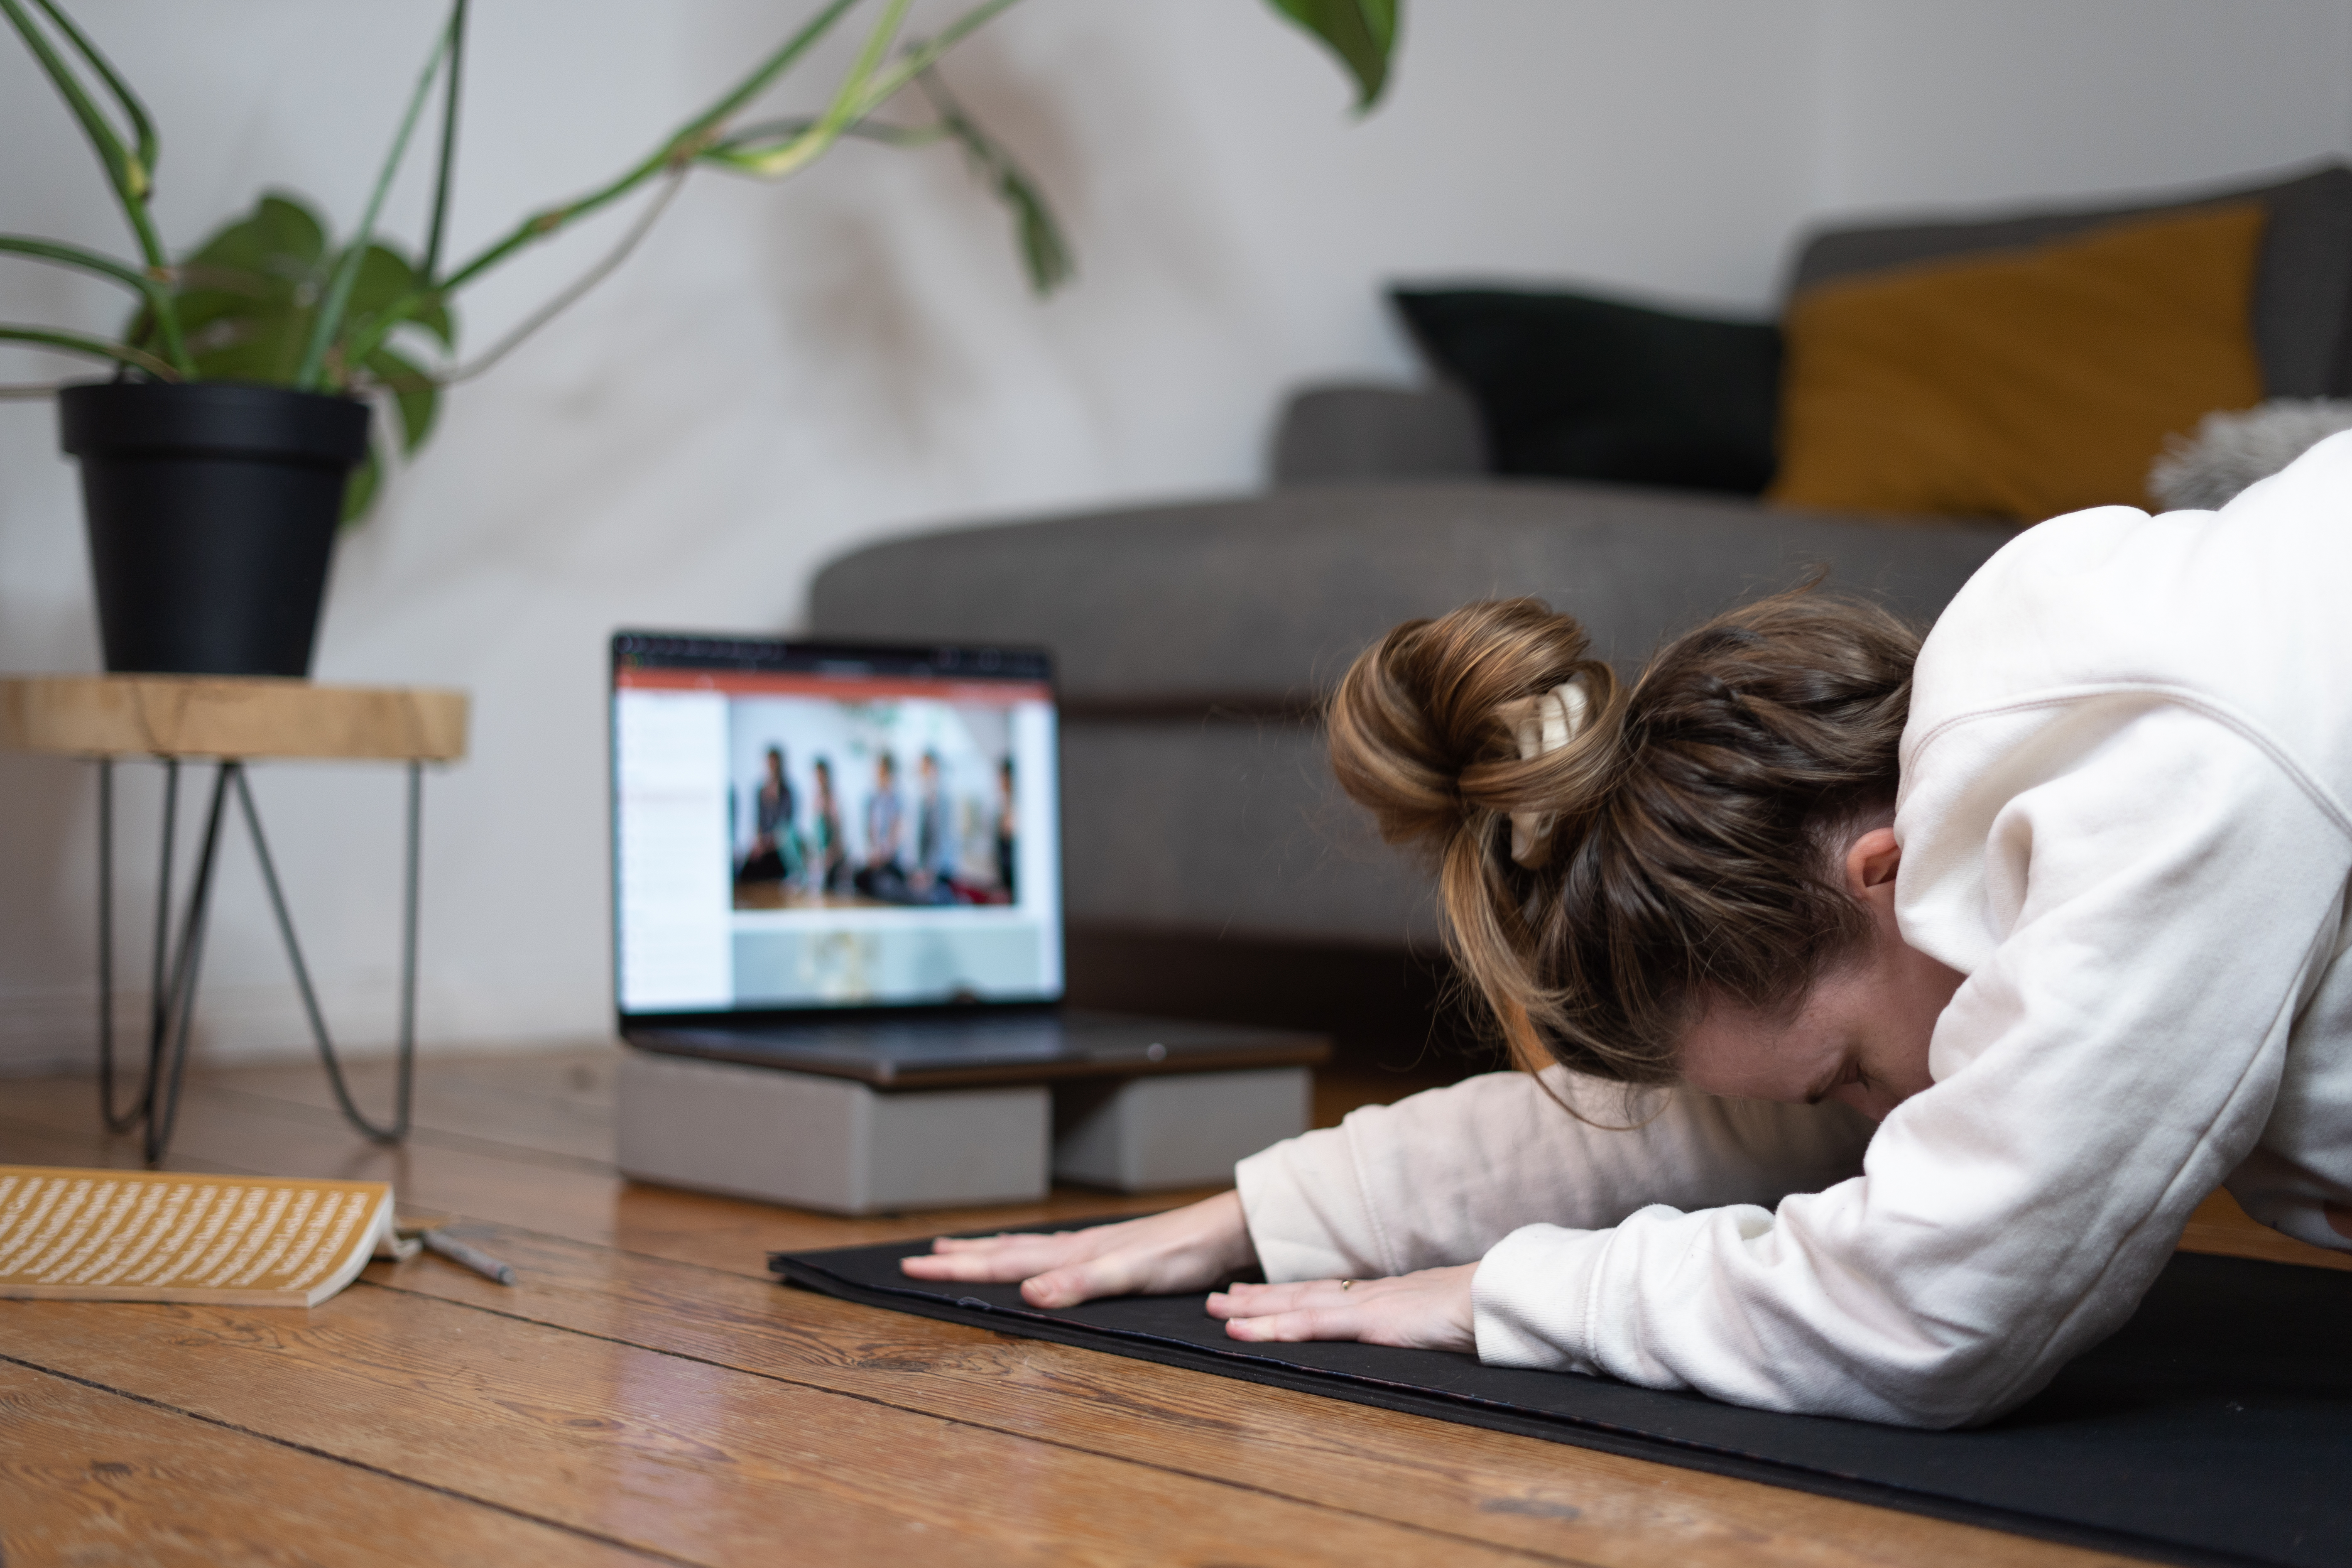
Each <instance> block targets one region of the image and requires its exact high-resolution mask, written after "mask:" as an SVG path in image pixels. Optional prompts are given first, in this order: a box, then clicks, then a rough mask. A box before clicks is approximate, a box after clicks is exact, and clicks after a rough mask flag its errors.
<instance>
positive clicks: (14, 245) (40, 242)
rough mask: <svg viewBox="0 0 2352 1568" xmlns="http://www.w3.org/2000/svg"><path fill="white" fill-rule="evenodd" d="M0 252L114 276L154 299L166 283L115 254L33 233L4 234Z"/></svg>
mask: <svg viewBox="0 0 2352 1568" xmlns="http://www.w3.org/2000/svg"><path fill="white" fill-rule="evenodd" d="M0 254H5V255H8V256H29V257H31V258H33V259H34V260H36V261H53V262H56V263H57V264H58V266H60V267H73V268H79V269H81V270H82V271H84V272H95V273H97V274H99V275H100V277H103V278H110V279H113V280H114V281H115V282H117V283H120V284H121V285H122V286H123V287H124V288H126V289H137V290H139V292H140V293H142V294H144V295H146V296H147V297H148V299H149V300H150V301H151V302H152V300H153V299H154V297H155V296H156V295H157V294H160V293H162V292H163V285H162V284H161V283H158V282H156V281H155V279H152V278H150V277H148V276H147V274H145V273H144V272H142V271H140V270H139V268H135V267H130V266H126V265H124V264H123V263H121V262H120V261H117V260H115V259H114V258H112V257H111V256H105V255H101V254H100V253H99V252H98V251H95V250H84V249H83V248H82V247H79V246H78V245H60V244H58V242H57V241H55V240H53V239H35V238H33V237H31V236H29V235H22V234H0Z"/></svg>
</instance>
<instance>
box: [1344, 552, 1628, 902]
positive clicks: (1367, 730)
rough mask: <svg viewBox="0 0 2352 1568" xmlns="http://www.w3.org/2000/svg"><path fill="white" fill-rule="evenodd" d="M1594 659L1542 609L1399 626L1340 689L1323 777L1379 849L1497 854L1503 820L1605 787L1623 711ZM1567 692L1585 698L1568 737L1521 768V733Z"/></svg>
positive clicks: (1472, 613) (1482, 609)
mask: <svg viewBox="0 0 2352 1568" xmlns="http://www.w3.org/2000/svg"><path fill="white" fill-rule="evenodd" d="M1570 682H1574V683H1576V684H1577V685H1578V686H1579V687H1580V689H1581V690H1582V695H1583V702H1582V703H1581V705H1580V720H1581V721H1580V722H1579V723H1578V724H1577V725H1576V726H1575V727H1574V731H1573V738H1571V739H1570V740H1569V741H1568V743H1567V744H1566V745H1564V746H1556V747H1555V748H1554V749H1552V750H1548V751H1544V752H1541V753H1540V754H1539V755H1537V756H1534V757H1528V758H1523V757H1522V756H1521V755H1520V751H1521V746H1520V742H1519V733H1520V730H1521V727H1522V725H1523V724H1526V723H1528V721H1529V720H1530V719H1531V718H1532V717H1533V716H1534V715H1536V714H1537V713H1538V707H1537V705H1538V703H1539V702H1540V701H1542V700H1544V699H1545V698H1546V695H1547V694H1548V693H1549V692H1551V691H1552V690H1553V689H1555V688H1558V687H1559V686H1562V685H1566V684H1569V683H1570ZM1621 708H1622V703H1621V702H1620V701H1619V700H1618V691H1617V682H1616V678H1615V677H1614V675H1613V674H1612V672H1611V670H1610V668H1609V667H1608V665H1606V664H1605V663H1602V662H1601V660H1599V659H1596V658H1592V657H1591V638H1590V637H1587V636H1586V635H1585V631H1584V628H1583V627H1582V626H1580V625H1578V624H1577V622H1576V621H1575V620H1574V619H1572V618H1571V617H1570V616H1563V615H1558V614H1555V613H1554V612H1553V611H1552V609H1551V608H1550V606H1549V605H1546V604H1544V603H1543V602H1542V601H1541V600H1539V599H1494V600H1486V601H1484V602H1481V603H1478V604H1475V605H1465V606H1463V607H1462V608H1461V609H1458V610H1455V611H1454V612H1453V613H1451V614H1450V615H1444V616H1439V617H1437V618H1436V619H1435V620H1418V621H1407V622H1406V623H1405V624H1404V625H1402V626H1398V627H1397V628H1396V629H1395V630H1394V631H1391V633H1389V634H1388V636H1386V637H1382V638H1381V640H1380V641H1379V642H1377V643H1375V644H1374V645H1373V646H1372V647H1370V648H1367V649H1366V650H1365V651H1364V652H1363V653H1362V654H1361V655H1360V656H1359V657H1358V658H1357V659H1356V661H1355V663H1354V664H1352V665H1350V666H1349V669H1348V673H1347V674H1346V675H1345V676H1344V677H1343V678H1342V679H1340V682H1339V689H1338V691H1337V692H1336V693H1335V694H1334V695H1333V697H1332V700H1331V707H1330V714H1329V720H1330V722H1329V731H1330V746H1331V768H1332V772H1333V773H1336V774H1337V775H1338V777H1339V784H1340V787H1341V788H1343V789H1345V790H1346V791H1347V792H1348V794H1349V795H1350V796H1352V797H1353V798H1354V799H1355V800H1356V802H1357V803H1358V804H1360V805H1363V806H1365V807H1366V808H1367V809H1369V810H1370V812H1371V813H1372V816H1373V818H1374V820H1375V821H1376V822H1377V823H1378V824H1379V826H1380V830H1381V837H1383V838H1385V839H1387V840H1388V841H1389V842H1390V843H1392V844H1402V843H1414V844H1422V845H1424V846H1427V847H1431V848H1434V849H1438V850H1440V851H1441V852H1443V851H1444V850H1446V849H1448V848H1450V847H1452V845H1453V842H1454V838H1455V837H1456V836H1457V835H1458V834H1461V833H1463V832H1465V831H1467V832H1469V833H1471V834H1473V835H1475V836H1477V837H1478V839H1479V843H1480V846H1481V847H1482V848H1484V847H1488V846H1489V845H1490V844H1491V846H1492V847H1496V848H1497V849H1503V848H1507V837H1506V834H1505V831H1504V829H1503V826H1502V824H1504V823H1505V821H1506V820H1507V818H1508V817H1509V816H1510V814H1512V813H1514V812H1518V813H1540V814H1542V815H1543V816H1546V817H1553V816H1562V815H1569V814H1573V813H1575V812H1577V811H1579V810H1580V809H1581V808H1583V807H1584V806H1585V805H1588V804H1589V802H1590V801H1591V798H1592V796H1593V795H1595V794H1596V793H1597V792H1598V791H1599V790H1600V789H1601V788H1603V787H1605V784H1606V780H1607V773H1608V771H1609V763H1610V760H1611V758H1612V756H1613V754H1614V752H1615V750H1616V747H1615V744H1614V734H1615V731H1616V727H1617V725H1618V723H1619V721H1620V710H1621ZM1554 739H1555V741H1557V740H1558V739H1559V735H1558V734H1557V733H1555V735H1554ZM1541 858H1542V857H1541V855H1540V853H1538V855H1536V856H1534V857H1532V858H1530V863H1540V861H1541Z"/></svg>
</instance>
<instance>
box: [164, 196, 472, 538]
mask: <svg viewBox="0 0 2352 1568" xmlns="http://www.w3.org/2000/svg"><path fill="white" fill-rule="evenodd" d="M343 254H344V253H343V252H342V251H341V250H339V249H336V248H334V247H331V244H330V243H329V238H328V235H327V229H326V226H325V225H324V224H323V223H321V222H320V219H319V216H318V214H317V213H316V212H315V211H313V210H312V209H311V207H310V205H309V204H308V203H306V202H304V201H303V200H302V198H301V197H299V196H297V195H291V194H289V193H287V192H283V191H273V192H271V193H269V194H268V195H264V196H263V197H262V198H261V199H260V200H259V201H258V202H257V203H256V204H255V205H254V208H253V210H252V211H251V212H250V213H247V215H246V216H243V217H239V218H236V219H233V220H232V221H230V222H229V223H227V224H225V225H223V226H221V227H220V228H219V229H217V230H215V231H214V233H213V234H212V235H211V237H208V238H206V239H205V242H204V243H203V244H201V245H199V246H197V247H196V248H195V249H194V251H192V252H190V253H189V255H188V256H187V257H186V258H184V260H183V261H182V262H181V263H180V266H179V268H178V278H177V281H176V284H175V286H174V288H173V300H174V302H175V303H176V305H177V307H178V309H179V312H180V323H181V330H182V331H184V332H185V333H186V335H187V346H188V353H189V355H190V357H191V358H192V360H193V361H194V368H195V371H196V374H197V375H198V376H199V377H201V378H202V379H204V380H205V381H250V382H258V383H261V384H265V385H269V386H287V385H291V384H293V382H294V379H295V374H296V372H297V370H298V369H299V366H300V364H301V361H302V352H303V348H304V345H305V344H306V343H308V342H309V341H310V331H311V328H312V327H313V325H314V324H315V322H316V321H317V317H318V311H319V305H320V300H321V298H322V297H323V296H324V294H325V292H326V289H327V285H328V280H329V279H331V278H332V277H333V275H334V271H335V268H337V266H338V265H340V264H341V260H342V258H343ZM424 283H425V279H423V278H422V277H420V276H419V275H418V273H417V270H416V266H415V263H414V262H413V261H411V260H410V259H409V258H407V257H406V256H404V255H402V254H401V253H400V252H399V251H398V250H396V249H394V247H391V246H389V245H386V244H384V243H383V241H382V240H377V241H375V242H373V243H372V244H370V245H369V246H368V247H367V249H366V252H365V253H364V254H363V255H362V257H361V258H360V264H359V272H358V276H357V279H356V281H355V282H354V283H353V284H352V292H351V299H350V302H349V304H348V306H347V307H346V310H345V315H344V321H343V329H342V331H341V332H340V333H339V334H338V344H339V345H340V344H341V343H348V342H360V341H362V334H367V335H369V336H373V333H372V332H371V331H370V329H371V328H372V327H373V324H374V321H375V320H376V318H377V316H378V315H379V314H380V313H381V312H382V311H383V310H385V309H386V308H387V307H389V306H391V305H392V304H393V303H394V301H398V300H406V299H408V298H409V297H411V296H412V295H414V294H415V292H416V291H417V290H418V289H421V288H423V286H424ZM403 326H404V330H405V329H414V330H415V331H417V332H419V333H421V334H423V335H424V336H425V337H428V338H431V339H433V340H435V341H436V342H438V343H439V344H440V346H441V348H442V349H443V351H444V352H445V353H446V351H449V350H451V349H454V348H455V346H456V333H455V330H454V328H453V327H452V324H451V322H450V318H449V311H448V308H447V306H446V305H445V304H442V303H439V302H437V301H436V302H435V303H433V304H430V305H428V306H426V307H425V308H424V309H421V310H409V311H406V312H405V313H404V322H403ZM124 338H125V341H127V342H131V343H133V344H136V345H138V346H141V347H145V348H150V349H152V347H153V346H154V338H155V330H154V322H153V321H152V319H151V318H150V313H149V312H147V311H143V310H142V312H140V314H139V315H138V316H137V317H136V318H134V319H133V321H132V322H131V328H130V330H129V331H127V332H125V333H124ZM328 366H329V368H328V377H327V384H328V387H329V389H330V390H332V391H337V392H352V393H360V394H365V393H368V392H371V391H374V390H377V389H379V388H381V389H383V390H385V391H388V392H389V393H390V394H391V395H392V408H393V414H394V421H395V423H396V424H397V425H398V426H399V439H400V446H401V450H402V451H404V452H413V451H415V449H416V447H418V445H419V444H420V443H422V442H423V441H424V439H425V437H426V436H427V435H428V434H430V433H431V431H432V428H433V421H434V416H436V413H438V411H439V405H440V394H439V391H438V389H437V388H436V385H435V384H434V382H433V380H432V378H431V376H430V374H429V373H428V372H427V371H426V370H425V367H424V366H422V365H420V364H418V363H415V361H414V360H412V359H410V358H409V357H407V356H406V355H404V354H403V353H398V352H396V351H395V350H394V349H392V348H391V347H389V346H385V345H383V344H378V345H377V346H376V347H374V348H372V349H370V350H369V351H368V353H367V354H366V357H365V358H364V359H363V360H362V361H361V362H360V363H356V364H354V363H350V362H349V361H348V360H347V359H346V358H345V357H344V355H343V354H342V353H341V352H340V347H339V349H338V351H337V352H335V353H331V354H330V356H329V361H328ZM379 467H380V465H379V463H378V454H377V452H376V451H375V450H373V449H372V450H371V451H370V453H369V455H368V457H367V458H366V459H365V460H364V461H362V464H361V466H360V467H359V468H357V469H356V470H354V471H353V473H352V481H351V486H350V489H348V490H347V491H346V492H345V497H344V509H343V510H344V517H345V519H346V520H350V519H352V518H356V517H358V516H360V515H361V514H362V513H363V512H364V511H365V510H367V506H368V503H369V502H370V501H371V500H373V499H374V495H375V489H376V484H377V481H378V479H379V478H380V474H379Z"/></svg>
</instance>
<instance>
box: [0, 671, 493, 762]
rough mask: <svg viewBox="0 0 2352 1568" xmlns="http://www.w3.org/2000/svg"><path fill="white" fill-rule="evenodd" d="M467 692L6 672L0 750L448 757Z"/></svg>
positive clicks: (455, 750)
mask: <svg viewBox="0 0 2352 1568" xmlns="http://www.w3.org/2000/svg"><path fill="white" fill-rule="evenodd" d="M466 720H467V697H466V694H465V693H464V692H462V691H450V690H445V689H437V688H432V687H422V686H320V685H317V684H314V683H313V682H310V681H308V680H293V679H284V678H278V677H269V676H229V675H12V676H0V748H5V749H9V750H14V751H20V752H52V753H55V754H58V755H63V756H75V757H132V756H153V757H239V758H247V757H308V758H320V759H340V760H347V761H354V762H357V761H385V762H427V763H451V762H456V761H457V759H458V758H460V757H462V756H464V755H465V754H466Z"/></svg>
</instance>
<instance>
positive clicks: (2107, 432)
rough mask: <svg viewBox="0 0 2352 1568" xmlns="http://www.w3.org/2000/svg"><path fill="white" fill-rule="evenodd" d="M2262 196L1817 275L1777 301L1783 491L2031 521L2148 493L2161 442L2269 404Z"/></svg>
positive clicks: (1832, 502)
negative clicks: (2257, 338)
mask: <svg viewBox="0 0 2352 1568" xmlns="http://www.w3.org/2000/svg"><path fill="white" fill-rule="evenodd" d="M2264 216H2265V215H2264V210H2263V207H2262V206H2261V205H2260V204H2258V203H2252V202H2244V203H2238V204H2235V205H2227V206H2220V207H2209V208H2199V209H2195V210H2192V211H2190V212H2188V213H2184V214H2173V215H2168V216H2159V217H2153V218H2139V219H2134V220H2129V221H2126V222H2122V223H2116V224H2111V225H2108V226H2105V227H2102V228H2097V229H2093V230H2091V231H2089V232H2088V233H2085V234H2080V235H2075V236H2072V237H2067V238H2064V239H2059V240H2053V241H2050V242H2048V243H2046V244H2043V245H2041V246H2037V247H2031V248H2028V249H2025V250H2021V251H2007V252H1998V253H1995V254H1993V255H1990V256H1966V257H1958V258H1949V259H1946V260H1938V261H1920V262H1912V263H1909V264H1907V265H1906V266H1902V267H1897V268H1893V269H1891V270H1888V271H1885V272H1874V273H1865V274H1862V275H1859V276H1854V277H1848V278H1842V279H1833V280H1832V281H1830V282H1826V283H1820V284H1816V285H1815V286H1813V287H1812V288H1811V289H1807V290H1806V291H1805V292H1803V293H1801V294H1800V295H1798V296H1797V298H1796V300H1795V302H1794V303H1792V304H1791V305H1790V308H1789V319H1788V331H1789V381H1788V385H1787V387H1786V389H1785V392H1784V394H1783V398H1782V404H1781V427H1780V429H1781V434H1780V477H1779V478H1778V479H1776V480H1775V481H1774V483H1773V487H1772V495H1773V498H1774V499H1775V500H1780V501H1784V502H1788V503H1790V504H1795V505H1805V506H1830V507H1874V508H1883V509H1885V510H1894V511H1912V512H1951V513H1958V514H1962V515H1968V514H1977V515H1981V514H1983V513H1986V512H1998V513H2000V514H2001V515H2004V516H2009V517H2015V518H2020V519H2023V520H2025V521H2040V520H2042V518H2045V517H2053V516H2056V515H2057V514H2058V513H2060V512H2066V511H2074V510H2080V509H2082V508H2084V507H2090V506H2100V505H2106V504H2110V503H2117V502H2120V503H2124V504H2128V505H2146V504H2148V502H2147V470H2148V465H2149V464H2150V463H2152V462H2154V461H2155V459H2156V457H2157V455H2158V452H2160V451H2161V450H2162V449H2163V446H2164V441H2165V437H2167V436H2169V435H2173V434H2178V433H2184V432H2187V431H2189V430H2192V429H2194V428H2195V427H2196V426H2197V422H2198V420H2199V419H2200V418H2201V417H2202V416H2205V415H2206V414H2208V413H2210V412H2211V411H2212V410H2214V409H2221V408H2242V407H2246V406H2249V405H2252V404H2253V403H2255V402H2257V401H2259V400H2260V398H2261V396H2262V382H2261V373H2260V369H2259V367H2258V366H2257V365H2256V364H2255V363H2254V353H2253V343H2252V340H2251V339H2250V338H2249V336H2248V335H2247V331H2246V301H2247V298H2248V294H2249V291H2250V289H2251V283H2252V274H2253V268H2254V253H2255V247H2256V246H2257V244H2258V243H2259V241H2260V239H2261V235H2262V226H2263V221H2264Z"/></svg>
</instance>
